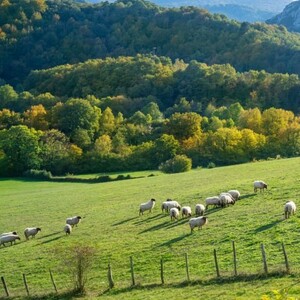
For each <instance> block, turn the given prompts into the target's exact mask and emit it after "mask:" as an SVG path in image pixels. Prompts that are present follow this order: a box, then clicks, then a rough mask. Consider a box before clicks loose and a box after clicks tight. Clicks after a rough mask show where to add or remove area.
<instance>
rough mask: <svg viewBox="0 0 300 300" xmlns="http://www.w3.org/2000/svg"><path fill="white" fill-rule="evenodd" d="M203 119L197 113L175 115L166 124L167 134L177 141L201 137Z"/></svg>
mask: <svg viewBox="0 0 300 300" xmlns="http://www.w3.org/2000/svg"><path fill="white" fill-rule="evenodd" d="M201 120H202V117H201V116H200V115H199V114H197V113H192V112H191V113H183V114H181V113H175V114H173V115H172V116H171V117H170V119H169V120H168V121H167V122H166V124H165V129H164V130H165V132H166V133H168V134H170V135H173V136H174V137H175V138H176V139H178V140H179V141H180V140H184V139H187V138H189V137H192V136H200V135H201Z"/></svg>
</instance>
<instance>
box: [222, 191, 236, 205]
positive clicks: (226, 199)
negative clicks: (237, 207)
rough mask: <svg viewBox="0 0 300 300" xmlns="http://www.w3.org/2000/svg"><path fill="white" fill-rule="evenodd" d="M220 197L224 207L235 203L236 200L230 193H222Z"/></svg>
mask: <svg viewBox="0 0 300 300" xmlns="http://www.w3.org/2000/svg"><path fill="white" fill-rule="evenodd" d="M219 198H220V204H221V206H222V207H226V206H229V205H233V204H234V203H235V200H234V199H233V197H232V196H231V194H229V193H221V194H220V196H219Z"/></svg>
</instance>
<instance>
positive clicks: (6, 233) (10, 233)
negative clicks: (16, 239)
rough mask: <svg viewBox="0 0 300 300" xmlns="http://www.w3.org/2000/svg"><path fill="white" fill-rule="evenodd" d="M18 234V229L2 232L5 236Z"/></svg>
mask: <svg viewBox="0 0 300 300" xmlns="http://www.w3.org/2000/svg"><path fill="white" fill-rule="evenodd" d="M12 234H13V235H17V232H16V231H11V232H4V233H1V234H0V236H5V235H12Z"/></svg>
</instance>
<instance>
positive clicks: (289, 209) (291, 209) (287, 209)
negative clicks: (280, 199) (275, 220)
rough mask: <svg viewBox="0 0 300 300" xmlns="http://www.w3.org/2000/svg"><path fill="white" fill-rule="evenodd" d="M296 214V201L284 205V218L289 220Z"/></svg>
mask: <svg viewBox="0 0 300 300" xmlns="http://www.w3.org/2000/svg"><path fill="white" fill-rule="evenodd" d="M295 212H296V204H295V202H294V201H288V202H286V203H285V205H284V217H285V218H286V219H288V218H289V217H290V216H291V215H294V214H295Z"/></svg>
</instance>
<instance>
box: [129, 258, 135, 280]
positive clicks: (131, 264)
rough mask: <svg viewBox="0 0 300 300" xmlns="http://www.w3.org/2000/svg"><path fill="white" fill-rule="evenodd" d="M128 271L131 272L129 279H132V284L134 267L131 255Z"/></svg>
mask: <svg viewBox="0 0 300 300" xmlns="http://www.w3.org/2000/svg"><path fill="white" fill-rule="evenodd" d="M130 272H131V281H132V285H135V279H134V269H133V259H132V256H130Z"/></svg>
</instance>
